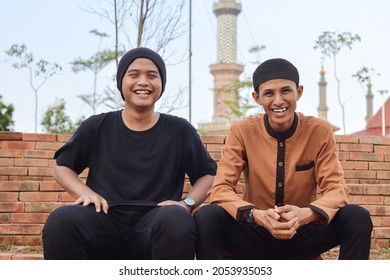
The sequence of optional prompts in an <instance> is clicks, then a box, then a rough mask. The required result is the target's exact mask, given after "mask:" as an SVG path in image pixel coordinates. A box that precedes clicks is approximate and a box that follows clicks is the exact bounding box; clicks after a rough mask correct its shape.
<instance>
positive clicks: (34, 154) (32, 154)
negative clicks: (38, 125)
mask: <svg viewBox="0 0 390 280" xmlns="http://www.w3.org/2000/svg"><path fill="white" fill-rule="evenodd" d="M53 156H54V151H47V150H24V157H26V158H47V159H52V158H53Z"/></svg>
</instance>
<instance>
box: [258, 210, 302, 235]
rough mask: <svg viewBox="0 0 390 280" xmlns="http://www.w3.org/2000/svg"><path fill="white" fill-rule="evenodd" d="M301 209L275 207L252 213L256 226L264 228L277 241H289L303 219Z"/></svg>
mask: <svg viewBox="0 0 390 280" xmlns="http://www.w3.org/2000/svg"><path fill="white" fill-rule="evenodd" d="M303 212H304V210H303V208H299V207H297V206H293V205H285V206H281V207H277V206H275V207H274V208H270V209H267V210H256V211H255V212H254V213H253V217H254V221H255V223H256V224H258V225H260V226H262V227H265V228H266V229H267V230H268V231H269V232H270V233H271V234H272V236H273V237H275V238H277V239H291V238H293V237H294V235H295V234H296V233H297V229H298V228H299V226H300V223H299V222H300V221H301V220H302V219H303Z"/></svg>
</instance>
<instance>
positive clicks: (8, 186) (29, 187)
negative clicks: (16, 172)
mask: <svg viewBox="0 0 390 280" xmlns="http://www.w3.org/2000/svg"><path fill="white" fill-rule="evenodd" d="M38 187H39V183H38V182H28V181H25V182H20V181H3V182H1V181H0V190H2V191H37V190H38Z"/></svg>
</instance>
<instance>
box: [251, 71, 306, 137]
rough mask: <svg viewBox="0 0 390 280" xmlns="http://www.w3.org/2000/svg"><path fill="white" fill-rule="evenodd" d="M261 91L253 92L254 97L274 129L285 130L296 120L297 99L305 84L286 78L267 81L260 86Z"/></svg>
mask: <svg viewBox="0 0 390 280" xmlns="http://www.w3.org/2000/svg"><path fill="white" fill-rule="evenodd" d="M258 92H259V93H257V92H253V93H252V96H253V99H254V100H255V101H256V103H257V104H259V105H261V106H263V108H264V111H265V113H266V114H267V116H268V120H269V123H270V125H271V127H272V129H273V130H275V131H278V132H284V131H286V130H288V129H289V128H290V127H291V125H292V123H293V121H294V112H295V110H296V108H297V101H298V100H299V99H300V98H301V96H302V93H303V86H298V87H297V85H296V84H295V82H293V81H290V80H286V79H274V80H269V81H266V82H264V83H262V84H260V86H259V90H258Z"/></svg>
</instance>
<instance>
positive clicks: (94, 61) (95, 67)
mask: <svg viewBox="0 0 390 280" xmlns="http://www.w3.org/2000/svg"><path fill="white" fill-rule="evenodd" d="M90 32H91V33H92V34H93V35H95V36H98V37H100V44H101V40H102V39H103V38H105V37H108V35H107V34H106V33H101V32H98V31H97V30H92V31H90ZM100 44H99V47H98V51H97V52H96V53H95V54H94V55H92V56H91V57H90V58H88V59H82V58H78V59H75V60H74V61H73V62H71V65H72V71H73V72H75V73H78V72H79V71H88V70H89V71H92V73H93V89H92V94H89V93H87V94H81V95H79V96H78V97H80V98H81V100H83V101H84V102H85V103H86V104H88V105H89V106H90V107H91V108H92V111H93V114H96V109H97V107H98V106H99V105H100V104H102V103H104V102H105V98H104V97H103V95H102V94H99V93H98V91H97V84H98V78H99V73H100V72H101V71H102V70H103V69H104V68H105V67H106V66H107V65H108V64H109V63H110V62H111V61H113V60H115V58H116V55H117V53H116V51H111V50H108V49H105V50H102V51H100V50H99V49H100Z"/></svg>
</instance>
